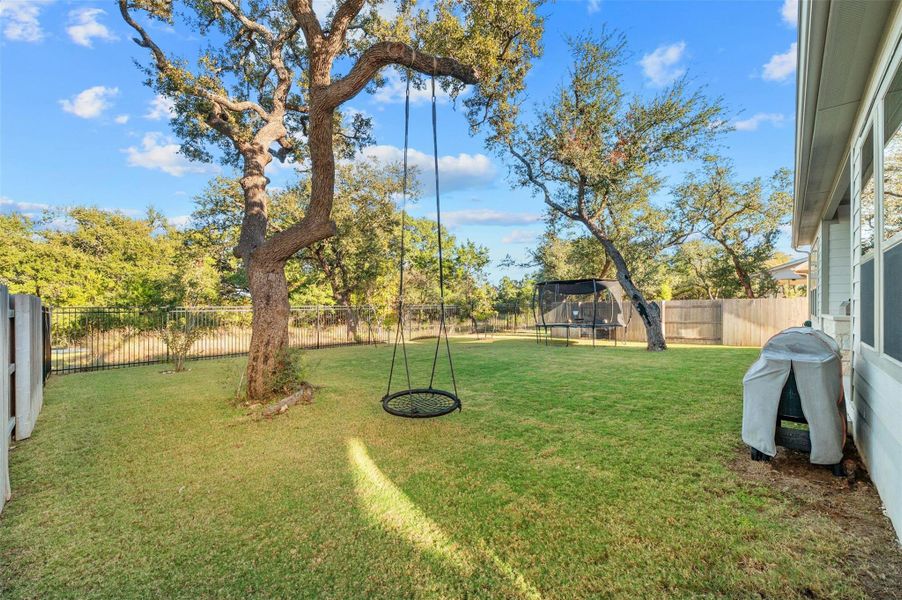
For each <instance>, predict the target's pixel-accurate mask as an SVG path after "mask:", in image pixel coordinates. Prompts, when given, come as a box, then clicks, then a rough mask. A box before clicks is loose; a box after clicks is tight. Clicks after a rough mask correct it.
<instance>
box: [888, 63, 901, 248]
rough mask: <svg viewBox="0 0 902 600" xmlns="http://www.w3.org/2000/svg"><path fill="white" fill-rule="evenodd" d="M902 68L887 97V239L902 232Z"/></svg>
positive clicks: (892, 239) (893, 238)
mask: <svg viewBox="0 0 902 600" xmlns="http://www.w3.org/2000/svg"><path fill="white" fill-rule="evenodd" d="M900 126H902V69H900V70H898V71H896V76H895V77H894V78H893V82H892V84H891V85H890V87H889V90H887V92H886V96H885V97H884V99H883V239H884V240H885V241H887V242H890V243H892V242H893V241H895V238H896V236H898V235H899V234H900V233H902V127H900Z"/></svg>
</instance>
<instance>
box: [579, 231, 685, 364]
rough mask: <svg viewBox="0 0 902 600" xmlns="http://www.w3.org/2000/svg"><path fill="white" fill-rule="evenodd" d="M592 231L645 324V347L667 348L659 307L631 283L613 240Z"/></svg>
mask: <svg viewBox="0 0 902 600" xmlns="http://www.w3.org/2000/svg"><path fill="white" fill-rule="evenodd" d="M592 233H593V234H594V235H595V237H596V239H598V241H599V242H601V245H602V246H603V247H604V249H605V252H607V254H608V256H609V257H610V258H611V261H612V262H613V263H614V267H615V268H616V269H617V281H619V282H620V285H621V286H622V287H623V291H625V292H626V294H627V296H629V299H630V302H632V304H633V308H635V309H636V312H637V313H639V317H640V318H641V319H642V323H643V325H645V339H646V342H647V345H646V349H647V350H649V351H653V352H657V351H660V350H667V341H666V340H665V339H664V328H663V326H662V323H661V309H660V307H659V306H658V305H657V304H656V303H654V302H648V301H647V300H646V299H645V296H644V295H643V294H642V292H641V291H639V288H637V287H636V285H635V284H634V283H633V280H632V277H631V276H630V270H629V267H628V266H627V264H626V260H624V258H623V255H622V254H620V251H619V250H618V249H617V246H616V245H615V244H614V242H612V241H611V240H609V239H608V238H607V237H605V236H603V235H600V233H599V232H598V231H596V230H595V229H594V228H592Z"/></svg>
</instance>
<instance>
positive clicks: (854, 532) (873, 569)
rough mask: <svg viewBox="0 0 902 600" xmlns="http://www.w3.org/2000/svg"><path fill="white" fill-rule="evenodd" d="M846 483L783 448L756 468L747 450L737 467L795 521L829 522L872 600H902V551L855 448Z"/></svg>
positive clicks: (848, 566)
mask: <svg viewBox="0 0 902 600" xmlns="http://www.w3.org/2000/svg"><path fill="white" fill-rule="evenodd" d="M843 466H844V468H845V471H846V476H845V477H836V476H834V475H833V474H832V473H831V471H830V469H829V468H828V467H823V466H819V465H812V464H811V463H809V462H808V455H807V454H805V453H802V452H795V451H792V450H786V449H784V448H778V450H777V456H775V457H774V458H773V459H772V460H770V461H768V462H755V461H752V460H751V459H750V458H749V455H748V449H745V448H744V449H743V450H742V452H741V455H740V456H738V457H737V458H736V460H735V461H734V462H733V468H734V469H735V470H736V471H738V472H739V473H740V474H741V475H743V477H745V478H746V479H747V480H750V481H752V482H754V483H759V484H762V485H765V486H767V487H768V488H770V489H772V490H774V491H775V492H778V493H779V494H780V495H781V496H783V497H784V498H786V499H787V500H788V501H789V502H790V503H791V504H792V505H793V507H794V510H793V511H792V514H793V515H794V516H797V517H800V518H805V517H812V516H813V517H817V516H820V517H826V518H827V519H828V520H829V522H831V523H832V524H833V526H835V527H836V530H837V531H838V532H839V533H840V534H841V536H842V539H843V540H844V542H845V547H844V548H843V551H844V554H845V558H844V563H843V565H842V569H843V571H845V572H846V573H847V574H848V576H849V577H850V578H853V579H854V580H857V582H858V583H859V584H860V585H861V586H862V587H863V588H864V590H865V592H866V593H867V595H868V597H870V598H879V599H892V600H897V599H898V598H899V597H900V594H902V546H900V545H899V541H898V539H897V538H896V535H895V532H894V531H893V527H892V525H891V524H890V521H889V519H888V518H887V516H886V514H885V513H884V512H883V507H882V504H881V502H880V497H879V496H878V495H877V490H876V489H875V488H874V484H873V483H872V482H871V480H870V478H869V477H868V474H867V471H866V470H865V466H864V463H863V461H862V460H861V457H860V456H859V454H858V451H857V450H856V449H855V447H854V445H852V443H851V442H850V443H849V444H848V445H847V447H846V460H845V461H844V462H843Z"/></svg>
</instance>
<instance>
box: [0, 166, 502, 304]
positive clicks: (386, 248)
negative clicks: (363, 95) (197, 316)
mask: <svg viewBox="0 0 902 600" xmlns="http://www.w3.org/2000/svg"><path fill="white" fill-rule="evenodd" d="M414 180H415V178H414ZM309 187H310V180H309V178H308V177H306V176H300V177H299V178H298V180H297V181H296V182H295V183H294V184H292V185H291V186H289V187H287V188H286V189H284V190H279V191H277V192H275V193H274V194H273V195H272V199H271V201H270V202H271V206H270V211H271V220H272V226H273V228H274V229H276V230H278V229H279V228H281V227H284V226H287V225H286V224H288V223H290V222H292V221H293V220H295V219H298V218H303V214H304V212H305V211H306V210H307V209H308V206H307V202H308V199H309ZM400 190H401V173H400V169H399V167H398V166H396V165H390V166H388V167H385V166H382V165H376V164H374V163H371V162H366V161H363V162H353V163H351V162H348V163H343V164H341V165H339V166H338V168H337V169H336V193H335V200H334V205H333V211H332V217H333V220H334V222H335V226H336V230H337V231H338V235H335V236H333V237H331V238H329V239H327V240H323V241H320V242H317V243H315V244H313V245H311V246H310V247H308V248H306V249H304V250H302V251H301V252H299V253H297V255H295V256H293V257H292V258H291V259H289V261H287V263H286V266H285V272H286V279H287V282H288V290H289V297H290V301H291V303H292V304H295V305H298V304H327V305H353V304H372V305H376V306H380V307H390V306H394V304H395V302H396V299H397V294H398V277H399V260H400V257H399V244H398V240H399V237H400V228H401V212H400V210H399V209H398V207H397V206H396V202H395V198H396V196H397V195H398V194H399V193H400ZM411 192H412V196H411V200H412V203H414V204H415V203H416V202H417V199H418V198H417V196H418V190H416V189H413V190H410V189H409V190H408V194H409V195H411ZM241 219H242V191H241V187H240V183H239V182H238V181H237V180H236V179H234V178H229V177H216V178H214V179H212V180H211V181H210V182H209V183H208V185H207V187H206V188H205V189H204V191H203V192H202V193H201V194H199V195H198V196H197V197H196V198H195V200H194V211H193V213H192V215H191V219H190V221H189V223H188V224H187V225H186V226H184V227H181V228H177V227H174V226H173V225H172V224H170V223H169V221H168V220H167V219H166V218H165V217H164V216H163V215H161V214H160V213H159V212H157V211H156V210H154V209H148V210H147V212H146V214H144V215H142V216H129V215H126V214H124V213H123V212H120V211H107V210H102V209H99V208H94V207H85V206H77V207H70V208H67V209H61V210H53V211H47V212H45V213H44V215H43V216H42V217H40V218H37V219H31V218H28V217H26V216H24V215H21V214H10V215H0V235H2V236H3V237H4V239H5V240H7V241H8V243H5V244H3V246H2V247H0V274H2V275H0V279H2V280H3V282H4V284H5V285H7V286H9V288H10V291H11V292H13V293H30V294H37V295H39V296H41V298H42V299H43V300H44V302H45V303H47V304H49V305H53V306H97V305H103V306H137V307H152V306H175V305H215V304H223V305H246V304H248V303H249V301H250V290H249V284H248V274H247V271H246V269H245V266H244V262H243V261H242V260H240V259H239V258H237V257H235V256H234V254H233V253H232V248H234V246H235V244H236V242H237V240H238V238H239V237H240V228H241V225H240V224H241ZM405 231H406V251H405V254H406V258H405V263H406V264H405V269H406V277H405V298H406V302H407V303H409V304H429V303H434V302H437V301H438V296H439V295H438V262H437V244H438V240H437V232H436V228H435V222H434V221H432V220H430V219H426V218H416V217H412V216H410V215H407V217H406V228H405ZM442 235H443V242H444V245H445V279H446V284H447V289H446V292H447V299H448V302H449V303H452V304H455V305H457V306H458V308H459V310H461V311H462V313H463V316H465V317H472V318H475V319H482V318H485V317H486V316H488V314H489V313H490V312H491V311H492V310H493V302H495V300H496V294H495V292H494V288H493V287H492V286H491V285H490V284H489V282H488V275H487V267H488V266H489V253H488V249H487V248H485V247H484V246H480V245H477V244H475V243H473V242H472V241H469V240H459V239H458V238H457V237H456V236H454V235H453V234H451V233H450V232H448V231H447V230H445V231H443V234H442Z"/></svg>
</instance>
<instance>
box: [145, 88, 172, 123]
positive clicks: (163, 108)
mask: <svg viewBox="0 0 902 600" xmlns="http://www.w3.org/2000/svg"><path fill="white" fill-rule="evenodd" d="M174 116H175V102H173V101H172V100H170V99H169V98H167V97H166V96H161V95H159V94H158V95H157V97H156V98H154V99H153V100H151V101H150V108H149V109H148V110H147V114H145V115H144V118H145V119H150V120H151V121H159V120H161V119H166V120H169V119H171V118H173V117H174Z"/></svg>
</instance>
